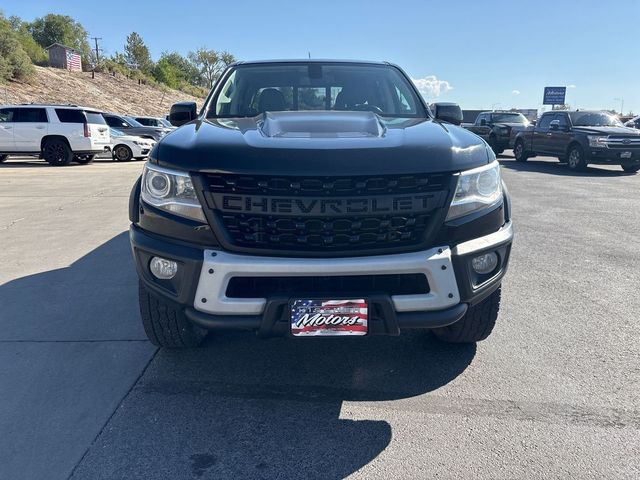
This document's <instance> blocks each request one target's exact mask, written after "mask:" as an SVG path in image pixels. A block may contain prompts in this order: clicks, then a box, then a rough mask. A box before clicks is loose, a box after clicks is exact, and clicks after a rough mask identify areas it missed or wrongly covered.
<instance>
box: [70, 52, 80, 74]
mask: <svg viewBox="0 0 640 480" xmlns="http://www.w3.org/2000/svg"><path fill="white" fill-rule="evenodd" d="M67 70H70V71H72V72H81V71H82V60H81V58H80V54H78V53H76V52H74V51H72V50H67Z"/></svg>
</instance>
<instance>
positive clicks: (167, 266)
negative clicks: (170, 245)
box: [149, 257, 178, 280]
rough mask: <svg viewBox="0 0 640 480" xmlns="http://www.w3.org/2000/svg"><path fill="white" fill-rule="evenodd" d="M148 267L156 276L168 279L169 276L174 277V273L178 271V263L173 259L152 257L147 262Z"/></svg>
mask: <svg viewBox="0 0 640 480" xmlns="http://www.w3.org/2000/svg"><path fill="white" fill-rule="evenodd" d="M149 269H150V270H151V273H153V275H154V276H155V277H156V278H159V279H161V280H169V279H170V278H173V277H175V276H176V273H178V264H177V263H176V262H174V261H173V260H167V259H166V258H161V257H153V258H152V259H151V263H150V264H149Z"/></svg>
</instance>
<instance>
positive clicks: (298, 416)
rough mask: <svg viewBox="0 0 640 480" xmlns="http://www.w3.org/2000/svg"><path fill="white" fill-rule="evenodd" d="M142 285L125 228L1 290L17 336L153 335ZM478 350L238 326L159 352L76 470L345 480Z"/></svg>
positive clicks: (8, 329) (418, 336) (421, 336)
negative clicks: (143, 308)
mask: <svg viewBox="0 0 640 480" xmlns="http://www.w3.org/2000/svg"><path fill="white" fill-rule="evenodd" d="M136 283H137V282H136V274H135V271H134V268H133V263H132V261H131V259H130V251H129V244H128V238H127V235H126V233H122V234H120V235H118V236H116V237H114V238H113V239H111V240H110V241H108V242H106V243H105V244H103V245H101V246H100V247H98V248H96V249H95V250H93V251H92V252H90V253H88V254H87V255H85V256H83V257H82V258H80V259H78V260H77V261H76V262H74V263H73V264H71V265H70V266H69V267H67V268H63V269H58V270H53V271H49V272H43V273H38V274H35V275H31V276H28V277H24V278H20V279H16V280H12V281H10V282H8V283H6V284H4V285H2V286H0V301H1V302H2V305H3V313H8V314H7V315H3V319H2V322H0V324H1V325H2V328H3V331H4V332H5V335H8V337H9V338H22V337H25V336H26V338H30V337H36V338H45V339H54V340H55V341H83V340H92V341H96V340H98V341H99V340H100V339H105V340H108V339H127V338H141V335H140V333H141V327H140V318H139V313H138V307H137V301H136ZM65 292H66V293H65ZM33 298H38V299H39V300H38V302H34V301H32V300H30V299H33ZM7 309H8V310H7ZM33 332H36V333H37V335H36V334H34V333H33ZM475 353H476V347H475V345H466V346H455V345H446V344H442V343H440V342H438V341H436V340H435V339H434V338H433V336H431V335H430V334H428V333H424V332H408V333H406V334H403V335H402V336H400V337H371V338H359V339H355V338H345V339H335V338H331V339H329V338H328V339H297V340H294V339H288V338H275V339H269V340H260V339H258V338H257V337H256V336H255V335H253V334H252V333H250V332H246V333H245V332H238V333H225V334H219V335H210V336H209V338H208V339H207V342H206V345H205V347H204V348H202V349H197V350H187V351H177V350H168V349H160V350H158V352H157V354H156V355H155V357H154V358H153V360H152V361H151V363H150V364H149V365H148V367H147V368H146V370H145V371H144V372H143V373H142V374H141V377H140V378H139V380H138V382H137V383H136V385H135V386H134V387H133V389H132V390H131V391H130V393H129V394H128V396H127V397H126V398H125V399H124V401H123V403H122V404H121V405H120V406H119V408H117V410H116V411H115V413H114V415H113V416H112V417H111V419H110V420H109V422H108V424H107V425H106V426H105V428H104V429H103V430H102V433H101V434H100V436H99V437H98V439H97V440H96V441H95V442H94V444H93V445H92V447H91V448H90V449H89V451H88V453H87V455H86V456H85V458H84V459H83V461H82V463H81V464H80V465H79V466H78V468H77V469H76V471H75V473H74V476H73V478H92V479H93V478H116V477H117V478H154V479H160V478H171V479H180V478H275V477H278V478H323V479H338V478H344V477H346V476H348V475H349V474H351V473H353V472H356V471H357V470H359V469H360V468H362V467H363V466H365V465H367V464H368V463H370V462H372V461H373V460H374V459H375V458H376V457H378V455H380V454H381V453H382V452H383V451H384V450H385V449H386V448H387V447H388V446H389V444H390V443H391V441H392V437H393V431H392V426H391V424H390V423H389V422H388V421H387V420H388V419H389V418H393V416H394V414H393V411H394V410H395V411H402V408H403V407H402V405H401V404H399V403H398V402H396V401H398V400H403V399H410V398H412V397H417V396H420V395H424V394H426V393H429V392H433V391H436V390H437V389H438V388H440V387H442V386H443V385H445V384H447V383H449V382H451V381H452V380H453V379H455V378H456V377H457V376H458V375H460V374H461V373H462V372H463V371H464V370H465V369H466V367H467V366H468V365H469V364H470V363H471V361H472V360H473V358H474V356H475ZM77 361H78V362H81V361H83V360H82V358H78V359H77ZM88 388H90V387H88ZM409 402H410V404H411V405H413V407H410V408H413V409H415V408H418V409H419V408H420V407H419V401H418V403H411V402H412V401H409ZM416 405H417V406H418V407H416ZM0 408H2V405H0ZM34 414H36V415H37V414H38V412H34ZM47 428H49V429H50V428H66V426H59V427H55V426H48V427H47ZM34 447H36V448H38V445H34ZM409 453H410V454H412V455H424V454H425V452H424V451H422V450H421V448H420V446H419V445H418V446H417V447H416V451H415V452H409ZM398 476H402V475H398Z"/></svg>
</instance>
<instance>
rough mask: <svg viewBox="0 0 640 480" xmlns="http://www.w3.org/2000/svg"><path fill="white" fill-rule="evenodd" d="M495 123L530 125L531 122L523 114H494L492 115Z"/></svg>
mask: <svg viewBox="0 0 640 480" xmlns="http://www.w3.org/2000/svg"><path fill="white" fill-rule="evenodd" d="M491 119H492V121H493V122H494V123H522V124H525V123H529V120H527V118H526V117H525V116H524V115H522V114H521V113H494V114H492V115H491Z"/></svg>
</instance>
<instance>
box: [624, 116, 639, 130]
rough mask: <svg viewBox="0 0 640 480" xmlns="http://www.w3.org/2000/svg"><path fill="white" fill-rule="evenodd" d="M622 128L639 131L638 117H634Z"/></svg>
mask: <svg viewBox="0 0 640 480" xmlns="http://www.w3.org/2000/svg"><path fill="white" fill-rule="evenodd" d="M624 126H625V127H630V128H638V129H640V116H638V117H634V118H632V119H631V120H628V121H627V122H625V124H624Z"/></svg>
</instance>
